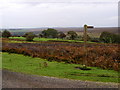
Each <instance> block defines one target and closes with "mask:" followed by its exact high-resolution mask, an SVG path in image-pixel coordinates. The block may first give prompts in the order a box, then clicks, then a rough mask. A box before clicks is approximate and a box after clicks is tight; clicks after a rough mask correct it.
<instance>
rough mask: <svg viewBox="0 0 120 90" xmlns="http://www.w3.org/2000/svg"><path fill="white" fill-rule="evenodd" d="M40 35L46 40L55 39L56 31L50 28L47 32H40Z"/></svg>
mask: <svg viewBox="0 0 120 90" xmlns="http://www.w3.org/2000/svg"><path fill="white" fill-rule="evenodd" d="M42 35H43V36H44V37H46V38H57V37H58V31H57V30H55V29H52V28H48V29H47V30H44V31H42Z"/></svg>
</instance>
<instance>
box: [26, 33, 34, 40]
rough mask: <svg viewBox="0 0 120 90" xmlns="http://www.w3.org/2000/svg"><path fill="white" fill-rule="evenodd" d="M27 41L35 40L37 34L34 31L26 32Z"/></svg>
mask: <svg viewBox="0 0 120 90" xmlns="http://www.w3.org/2000/svg"><path fill="white" fill-rule="evenodd" d="M25 37H26V41H33V39H34V37H35V35H34V34H33V33H32V32H29V33H26V34H25Z"/></svg>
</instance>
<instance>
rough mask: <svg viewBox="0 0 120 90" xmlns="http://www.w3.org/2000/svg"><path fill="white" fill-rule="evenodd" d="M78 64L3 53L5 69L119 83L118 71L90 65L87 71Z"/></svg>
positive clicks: (3, 66)
mask: <svg viewBox="0 0 120 90" xmlns="http://www.w3.org/2000/svg"><path fill="white" fill-rule="evenodd" d="M45 63H47V65H46V64H45ZM76 66H81V65H78V64H65V63H63V62H61V63H59V62H55V61H53V62H49V61H47V60H45V59H40V58H32V57H29V56H23V55H20V54H8V53H2V68H3V69H7V70H11V71H15V72H22V73H26V74H33V75H41V76H52V77H59V78H68V79H77V80H88V81H99V82H115V83H118V72H117V71H114V70H103V69H100V68H97V67H89V68H91V70H87V71H86V70H80V69H76V68H75V67H76Z"/></svg>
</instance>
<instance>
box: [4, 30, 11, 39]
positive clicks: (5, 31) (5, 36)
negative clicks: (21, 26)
mask: <svg viewBox="0 0 120 90" xmlns="http://www.w3.org/2000/svg"><path fill="white" fill-rule="evenodd" d="M11 36H12V35H11V33H10V32H9V31H7V30H4V31H3V32H2V37H4V38H9V37H11Z"/></svg>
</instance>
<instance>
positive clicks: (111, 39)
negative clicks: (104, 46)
mask: <svg viewBox="0 0 120 90" xmlns="http://www.w3.org/2000/svg"><path fill="white" fill-rule="evenodd" d="M100 41H102V42H104V43H120V34H114V33H110V32H102V33H101V35H100Z"/></svg>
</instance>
